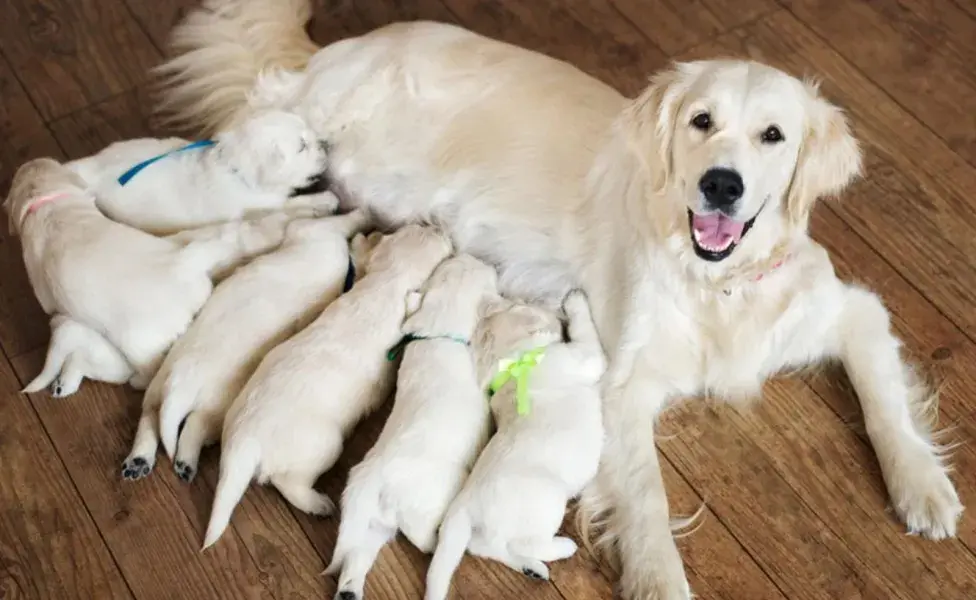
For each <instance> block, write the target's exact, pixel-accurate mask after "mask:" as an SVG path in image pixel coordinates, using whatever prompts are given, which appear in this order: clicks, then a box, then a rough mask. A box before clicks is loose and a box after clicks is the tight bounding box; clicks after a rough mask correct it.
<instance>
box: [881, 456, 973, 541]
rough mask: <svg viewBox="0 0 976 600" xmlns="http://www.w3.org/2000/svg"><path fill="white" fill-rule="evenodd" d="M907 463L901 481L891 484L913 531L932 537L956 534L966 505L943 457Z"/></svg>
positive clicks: (898, 506) (900, 512)
mask: <svg viewBox="0 0 976 600" xmlns="http://www.w3.org/2000/svg"><path fill="white" fill-rule="evenodd" d="M924 462H927V463H928V464H925V465H921V466H920V465H917V464H916V465H912V466H911V467H909V466H906V467H905V468H904V469H903V473H902V474H901V478H899V480H898V483H897V485H894V486H891V487H892V489H891V497H892V504H893V506H894V508H895V511H896V512H897V513H898V516H899V517H901V519H902V521H904V523H905V525H906V526H907V528H908V533H909V534H910V535H921V536H922V537H925V538H927V539H930V540H942V539H945V538H951V537H955V535H956V525H957V523H958V522H959V517H960V516H961V515H962V512H963V506H962V503H961V502H960V501H959V494H957V493H956V488H955V486H953V484H952V481H951V480H950V479H949V476H948V475H947V474H946V471H945V468H943V467H942V465H941V464H940V462H939V459H938V458H937V457H936V456H934V455H932V456H931V457H930V459H927V460H926V461H924Z"/></svg>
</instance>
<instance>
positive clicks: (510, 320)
mask: <svg viewBox="0 0 976 600" xmlns="http://www.w3.org/2000/svg"><path fill="white" fill-rule="evenodd" d="M562 336H563V325H562V321H560V319H559V314H558V313H557V312H556V311H554V310H551V309H549V308H546V307H545V306H542V305H540V304H529V303H525V302H518V301H514V300H509V299H507V298H503V297H501V296H497V295H496V296H494V297H492V298H490V299H489V300H488V301H487V302H485V303H483V304H482V309H481V321H480V322H479V323H478V328H477V329H476V331H475V336H474V339H473V340H472V346H473V347H474V349H475V355H476V357H477V363H478V377H479V381H481V382H482V383H483V384H484V385H487V381H488V380H489V379H491V377H492V376H494V373H495V369H496V368H497V364H498V361H500V360H502V359H505V358H511V357H513V356H515V355H517V354H519V353H520V352H526V351H528V350H532V349H533V348H538V347H540V346H548V345H549V344H553V343H556V342H559V341H561V340H562Z"/></svg>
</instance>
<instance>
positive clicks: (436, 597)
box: [424, 509, 471, 600]
mask: <svg viewBox="0 0 976 600" xmlns="http://www.w3.org/2000/svg"><path fill="white" fill-rule="evenodd" d="M470 542H471V517H469V516H468V513H467V511H465V510H464V509H460V510H457V511H453V510H452V511H451V512H449V513H448V516H447V518H445V519H444V523H443V524H442V525H441V529H440V534H439V536H438V540H437V550H435V551H434V558H433V559H432V560H431V562H430V569H428V570H427V593H426V595H425V596H424V599H425V600H447V594H448V591H450V589H451V578H452V577H454V571H456V570H457V568H458V566H459V565H460V564H461V559H463V558H464V551H465V550H467V548H468V543H470Z"/></svg>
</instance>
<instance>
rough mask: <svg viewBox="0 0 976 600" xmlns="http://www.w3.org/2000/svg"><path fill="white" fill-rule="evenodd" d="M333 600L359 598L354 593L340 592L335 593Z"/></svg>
mask: <svg viewBox="0 0 976 600" xmlns="http://www.w3.org/2000/svg"><path fill="white" fill-rule="evenodd" d="M335 600H359V597H358V596H356V592H353V591H350V590H341V591H339V592H337V593H336V595H335Z"/></svg>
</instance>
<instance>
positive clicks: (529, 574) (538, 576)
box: [522, 567, 547, 581]
mask: <svg viewBox="0 0 976 600" xmlns="http://www.w3.org/2000/svg"><path fill="white" fill-rule="evenodd" d="M522 574H523V575H525V576H526V577H531V578H532V579H536V580H538V581H545V580H546V579H547V577H545V576H543V575H542V573H539V572H538V571H536V570H534V569H530V568H528V567H526V568H524V569H522Z"/></svg>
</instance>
